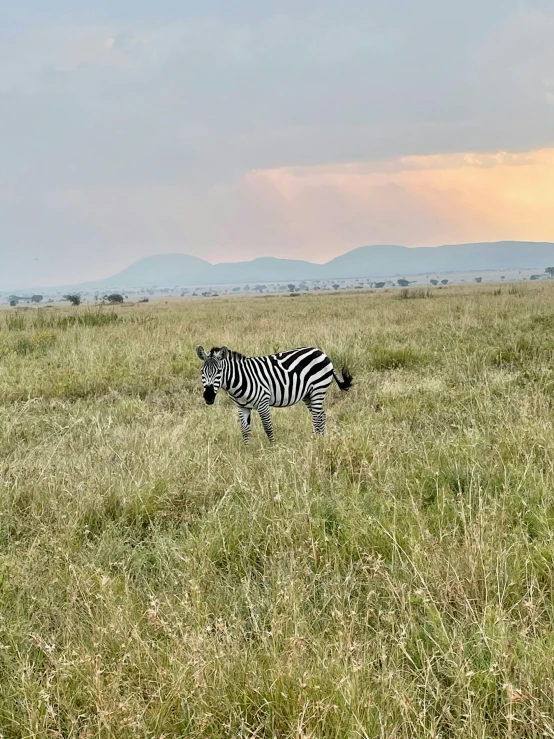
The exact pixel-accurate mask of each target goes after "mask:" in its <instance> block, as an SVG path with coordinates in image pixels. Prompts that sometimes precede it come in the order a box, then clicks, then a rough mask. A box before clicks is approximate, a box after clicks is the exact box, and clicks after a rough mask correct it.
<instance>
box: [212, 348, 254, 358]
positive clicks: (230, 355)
mask: <svg viewBox="0 0 554 739" xmlns="http://www.w3.org/2000/svg"><path fill="white" fill-rule="evenodd" d="M220 349H221V347H220V346H212V348H211V349H210V357H213V355H214V354H215V353H216V352H218V351H219V350H220ZM228 351H229V358H230V359H246V357H245V356H244V354H240V353H239V352H235V351H233V350H232V349H229V350H228Z"/></svg>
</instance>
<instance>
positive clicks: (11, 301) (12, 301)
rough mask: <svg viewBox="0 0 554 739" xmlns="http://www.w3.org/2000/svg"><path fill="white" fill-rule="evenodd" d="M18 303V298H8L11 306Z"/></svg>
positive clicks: (13, 306)
mask: <svg viewBox="0 0 554 739" xmlns="http://www.w3.org/2000/svg"><path fill="white" fill-rule="evenodd" d="M18 304H19V300H18V299H17V298H13V297H12V298H10V305H11V307H12V308H15V306H16V305H18Z"/></svg>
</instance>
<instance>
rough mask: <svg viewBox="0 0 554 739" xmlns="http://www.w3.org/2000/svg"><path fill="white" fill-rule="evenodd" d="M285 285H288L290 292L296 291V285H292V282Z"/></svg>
mask: <svg viewBox="0 0 554 739" xmlns="http://www.w3.org/2000/svg"><path fill="white" fill-rule="evenodd" d="M287 287H288V289H289V292H290V293H293V292H296V285H293V284H292V283H289V284H288V285H287Z"/></svg>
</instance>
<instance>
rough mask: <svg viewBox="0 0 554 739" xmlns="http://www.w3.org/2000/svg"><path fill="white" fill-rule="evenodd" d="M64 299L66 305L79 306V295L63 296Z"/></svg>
mask: <svg viewBox="0 0 554 739" xmlns="http://www.w3.org/2000/svg"><path fill="white" fill-rule="evenodd" d="M64 299H65V300H67V302H68V303H71V305H81V296H80V295H79V293H70V294H69V295H64Z"/></svg>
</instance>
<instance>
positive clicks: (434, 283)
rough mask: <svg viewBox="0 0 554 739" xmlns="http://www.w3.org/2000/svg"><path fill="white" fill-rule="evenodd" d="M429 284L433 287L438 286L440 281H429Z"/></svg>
mask: <svg viewBox="0 0 554 739" xmlns="http://www.w3.org/2000/svg"><path fill="white" fill-rule="evenodd" d="M429 282H430V283H431V285H438V284H439V281H438V280H429Z"/></svg>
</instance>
